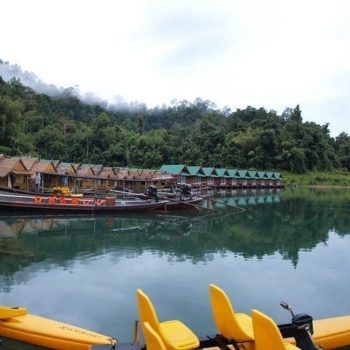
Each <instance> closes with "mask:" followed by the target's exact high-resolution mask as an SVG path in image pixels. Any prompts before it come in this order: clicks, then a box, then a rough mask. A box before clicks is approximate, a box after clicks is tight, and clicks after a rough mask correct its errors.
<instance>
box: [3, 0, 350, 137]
mask: <svg viewBox="0 0 350 350" xmlns="http://www.w3.org/2000/svg"><path fill="white" fill-rule="evenodd" d="M0 8H1V10H2V13H3V14H6V15H5V16H4V15H3V16H2V18H1V21H0V33H2V34H0V35H1V51H0V58H2V59H4V60H8V61H10V62H11V63H17V64H19V65H20V66H21V67H22V68H23V69H25V70H29V71H33V72H34V73H35V74H37V75H38V76H39V77H40V78H41V79H42V80H44V81H46V82H48V83H53V84H56V85H58V86H75V85H78V86H79V88H80V90H81V91H82V92H88V91H92V92H93V93H94V94H96V95H98V96H100V97H101V98H103V99H109V100H112V99H113V97H114V96H116V95H119V96H123V97H124V98H125V99H126V100H128V101H134V100H138V101H140V102H145V103H146V104H147V105H148V106H152V105H161V104H162V103H169V102H170V101H171V100H172V99H174V98H176V99H178V100H181V99H187V100H193V99H194V98H195V97H201V98H203V99H209V100H211V101H213V102H215V103H217V104H218V105H219V106H224V105H228V106H230V107H231V108H232V109H235V108H244V107H246V105H252V106H255V107H257V108H258V107H260V106H263V107H265V108H267V109H276V110H277V111H278V112H282V111H283V110H284V108H285V107H294V106H295V105H296V104H300V106H301V109H302V110H303V112H304V113H303V118H304V120H312V121H315V122H316V123H320V124H323V123H324V122H326V121H329V122H330V123H331V124H330V129H331V130H332V133H333V134H334V135H335V134H338V133H339V132H340V131H345V132H348V133H349V132H350V124H349V123H350V122H349V121H348V119H349V118H347V114H349V103H348V102H347V100H348V98H347V96H346V93H347V91H349V90H348V89H346V88H347V87H349V79H350V45H349V41H350V27H349V25H348V18H349V15H350V3H349V2H348V1H346V0H338V1H336V2H334V1H330V0H321V1H314V0H309V1H307V2H306V1H301V0H296V1H291V0H286V1H283V2H281V1H277V0H267V1H263V2H262V1H258V0H250V1H245V2H242V1H238V0H221V1H214V0H177V1H163V0H130V1H127V2H126V1H124V2H117V1H113V0H104V1H97V0H88V1H82V0H75V1H68V0H61V1H58V0H55V1H50V2H47V1H44V0H31V1H26V0H4V1H2V4H1V5H0ZM330 114H332V115H330Z"/></svg>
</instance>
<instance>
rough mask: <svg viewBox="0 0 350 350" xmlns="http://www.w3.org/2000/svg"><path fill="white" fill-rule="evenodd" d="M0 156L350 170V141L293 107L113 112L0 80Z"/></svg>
mask: <svg viewBox="0 0 350 350" xmlns="http://www.w3.org/2000/svg"><path fill="white" fill-rule="evenodd" d="M330 118H331V116H330ZM0 153H4V154H6V155H9V156H15V155H24V154H30V155H31V156H39V157H41V158H44V159H58V160H61V161H67V162H82V163H94V164H103V165H105V166H108V165H109V166H129V167H132V166H136V167H141V168H159V167H160V165H162V164H188V165H202V166H215V167H230V168H241V169H243V168H246V169H263V170H279V171H287V172H290V173H297V174H303V173H306V172H310V171H320V172H327V171H330V170H334V169H343V171H344V170H345V172H346V173H348V171H349V170H350V136H349V135H348V134H347V133H345V132H343V133H341V134H340V135H338V136H337V137H335V138H333V137H331V136H330V132H329V129H328V125H327V124H325V125H318V124H316V123H314V122H303V119H302V111H301V109H300V107H299V105H298V106H295V107H294V108H286V109H285V111H284V112H283V113H282V114H281V115H278V114H277V112H275V111H273V110H270V111H267V110H265V109H264V108H254V107H251V106H248V107H247V108H245V109H238V110H236V111H234V112H233V111H231V110H229V109H227V108H224V109H222V110H221V109H218V108H217V107H216V106H215V104H214V103H212V102H210V101H204V100H202V99H199V98H197V99H196V100H195V101H194V102H188V101H180V102H174V103H173V104H172V105H171V106H162V107H156V108H147V107H146V106H145V105H144V104H137V103H136V104H134V105H133V106H132V108H120V109H116V110H111V109H108V107H107V106H101V105H98V104H86V103H83V102H82V101H80V100H79V99H78V98H77V97H75V96H74V94H72V91H71V90H70V89H67V90H65V91H63V93H62V94H61V95H60V96H58V97H49V96H48V95H46V94H39V93H36V92H35V91H34V90H32V89H31V88H28V87H26V86H24V85H22V84H21V82H20V81H19V80H18V79H16V78H13V79H12V80H10V81H7V82H6V81H5V80H3V79H2V78H1V77H0Z"/></svg>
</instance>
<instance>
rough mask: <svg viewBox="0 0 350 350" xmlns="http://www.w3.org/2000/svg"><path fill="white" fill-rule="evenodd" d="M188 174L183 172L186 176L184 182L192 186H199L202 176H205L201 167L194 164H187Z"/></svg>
mask: <svg viewBox="0 0 350 350" xmlns="http://www.w3.org/2000/svg"><path fill="white" fill-rule="evenodd" d="M187 170H188V174H184V175H183V176H185V177H186V183H188V184H190V185H192V186H194V187H200V186H201V182H202V179H203V177H204V176H205V174H204V172H203V170H202V167H201V166H198V165H195V166H193V165H192V166H187Z"/></svg>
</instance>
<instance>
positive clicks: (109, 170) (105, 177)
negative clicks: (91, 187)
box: [98, 166, 119, 190]
mask: <svg viewBox="0 0 350 350" xmlns="http://www.w3.org/2000/svg"><path fill="white" fill-rule="evenodd" d="M118 171H119V169H118V168H113V167H108V166H105V167H103V168H102V169H101V171H100V172H99V174H98V177H99V178H100V179H101V181H102V183H101V189H103V190H109V189H115V188H116V185H117V181H116V176H117V174H118Z"/></svg>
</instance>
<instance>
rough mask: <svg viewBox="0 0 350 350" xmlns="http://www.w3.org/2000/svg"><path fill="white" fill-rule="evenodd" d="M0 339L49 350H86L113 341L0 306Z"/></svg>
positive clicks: (67, 325)
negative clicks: (12, 340)
mask: <svg viewBox="0 0 350 350" xmlns="http://www.w3.org/2000/svg"><path fill="white" fill-rule="evenodd" d="M0 336H1V337H4V338H9V339H14V340H18V341H21V342H25V343H29V344H34V345H37V346H42V347H45V348H49V349H62V350H90V349H93V348H94V347H92V345H94V344H105V345H110V346H109V347H108V348H110V347H111V344H113V343H115V342H116V340H115V339H113V338H111V337H108V336H105V335H103V334H99V333H96V332H92V331H90V330H87V329H83V328H80V327H76V326H73V325H70V324H67V323H62V322H58V321H54V320H50V319H47V318H44V317H40V316H36V315H32V314H29V313H28V312H27V309H25V308H9V307H4V306H0Z"/></svg>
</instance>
